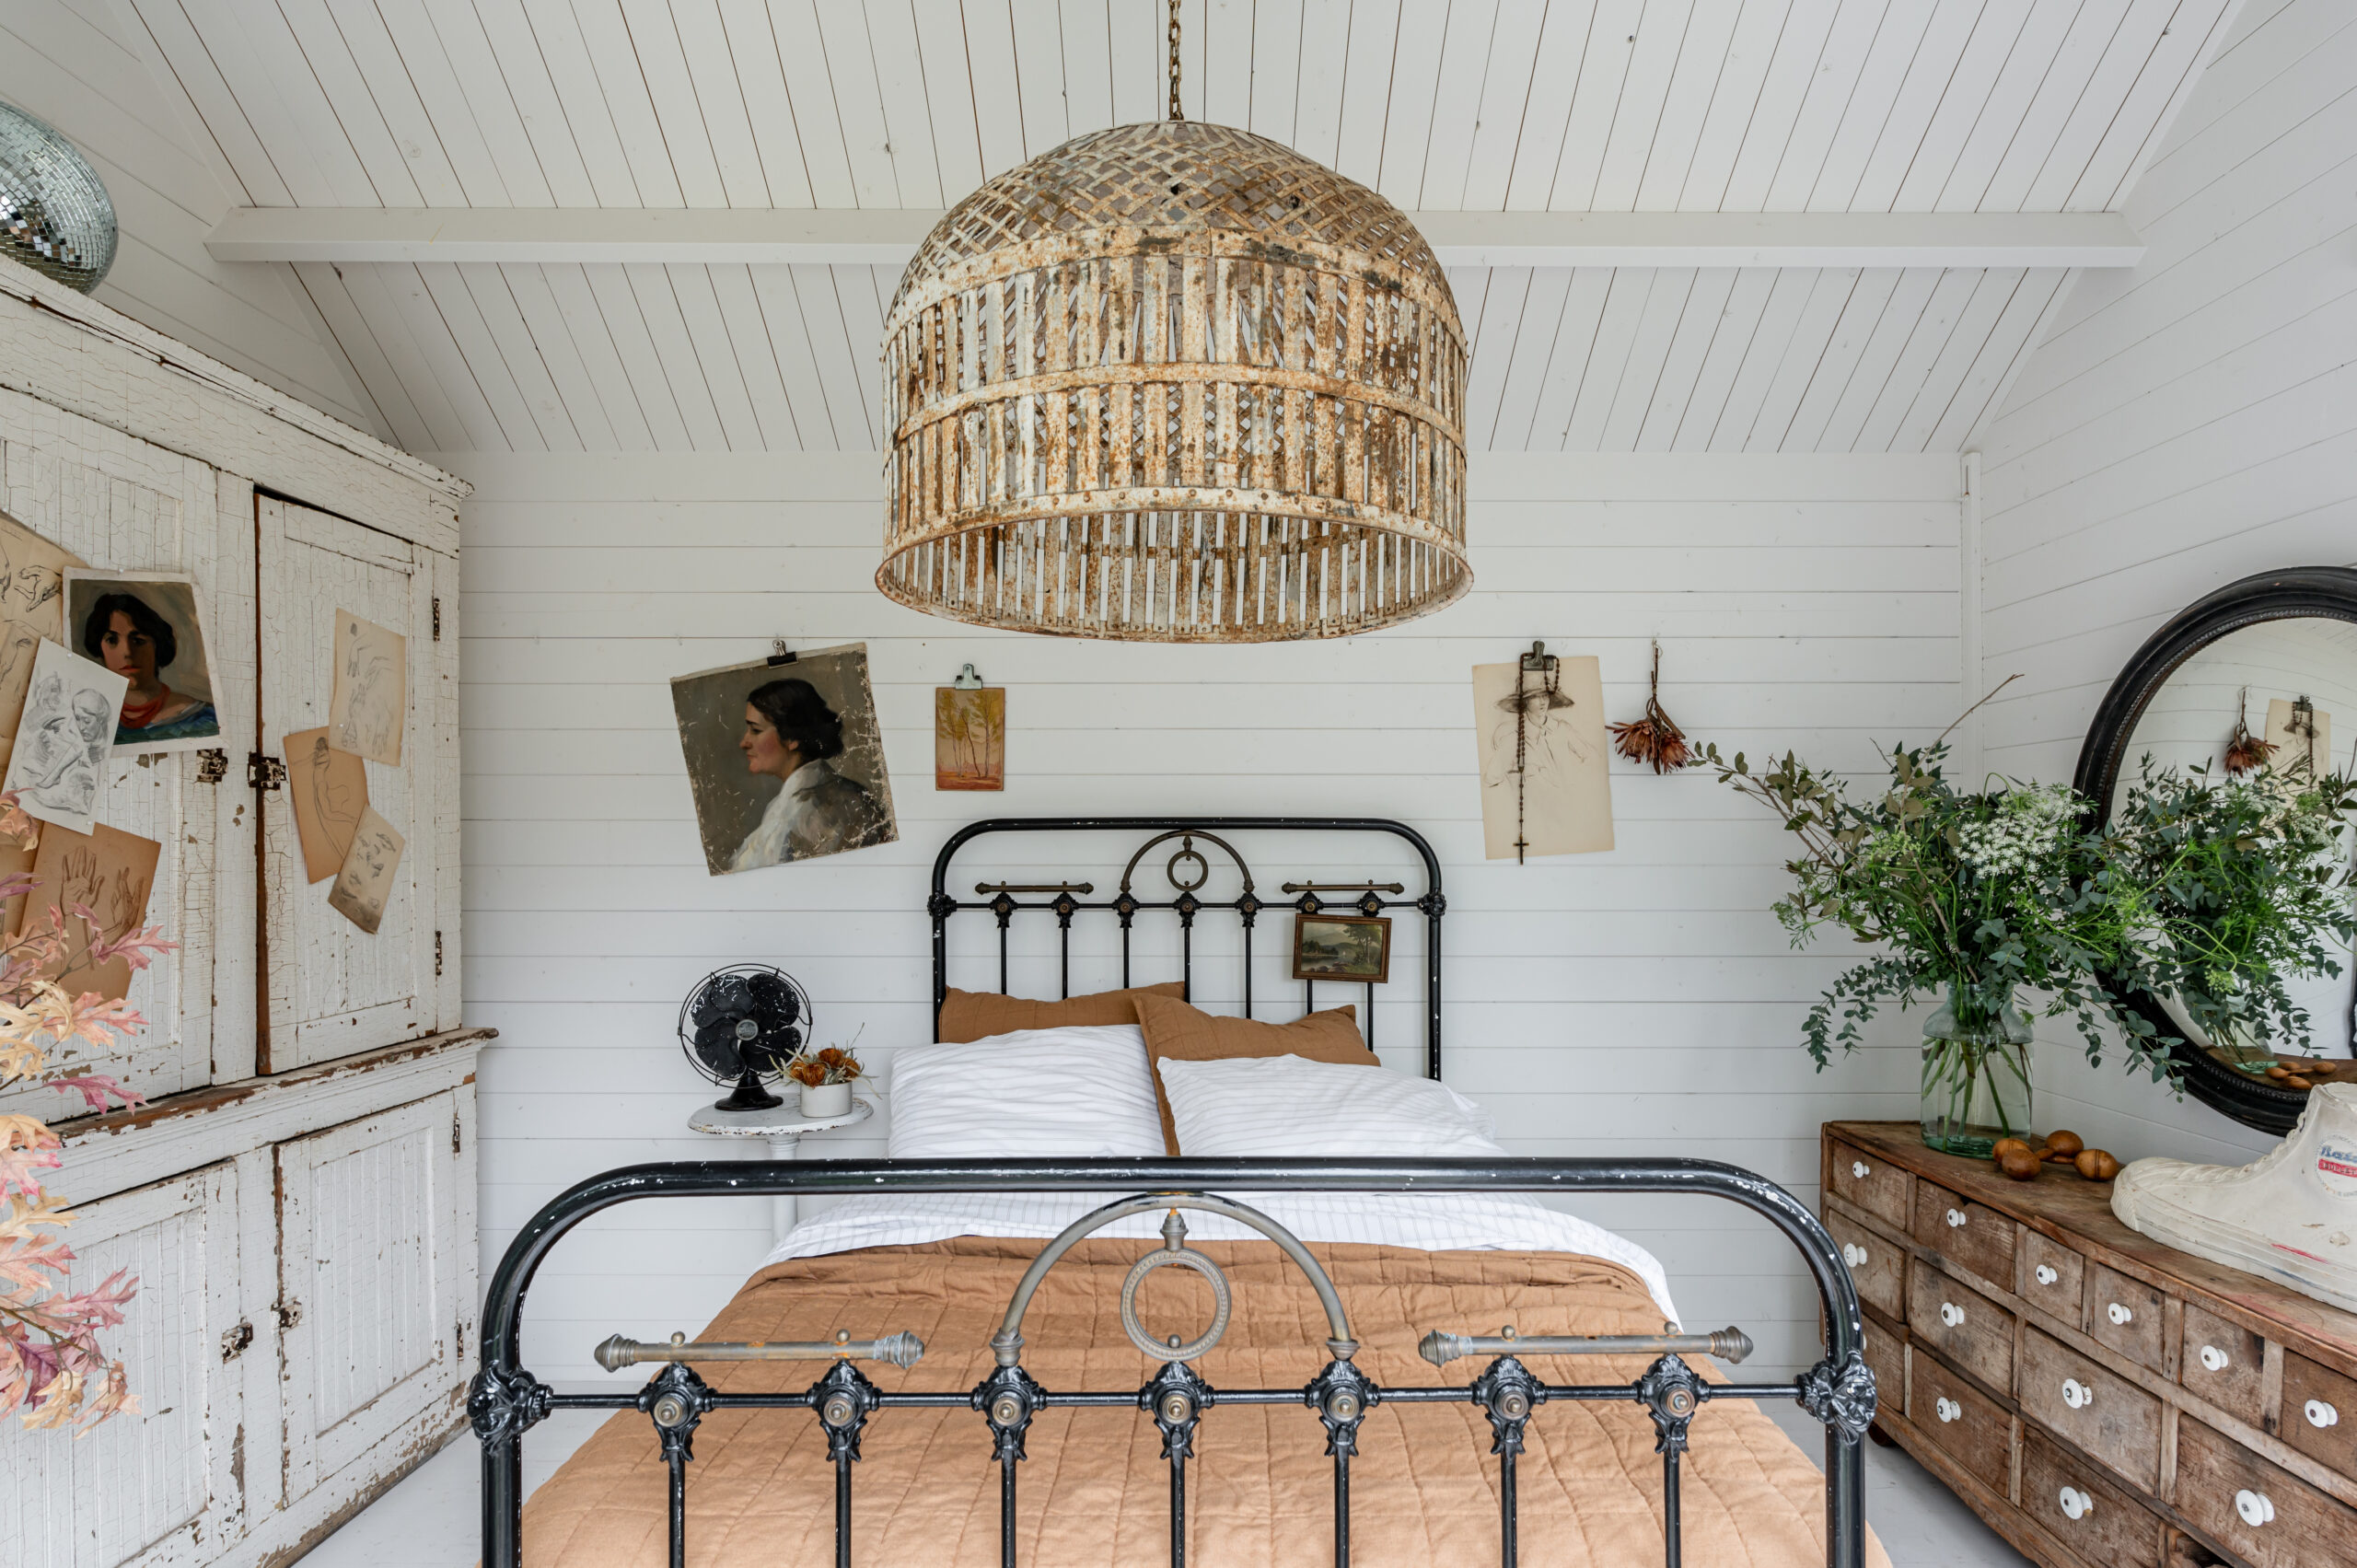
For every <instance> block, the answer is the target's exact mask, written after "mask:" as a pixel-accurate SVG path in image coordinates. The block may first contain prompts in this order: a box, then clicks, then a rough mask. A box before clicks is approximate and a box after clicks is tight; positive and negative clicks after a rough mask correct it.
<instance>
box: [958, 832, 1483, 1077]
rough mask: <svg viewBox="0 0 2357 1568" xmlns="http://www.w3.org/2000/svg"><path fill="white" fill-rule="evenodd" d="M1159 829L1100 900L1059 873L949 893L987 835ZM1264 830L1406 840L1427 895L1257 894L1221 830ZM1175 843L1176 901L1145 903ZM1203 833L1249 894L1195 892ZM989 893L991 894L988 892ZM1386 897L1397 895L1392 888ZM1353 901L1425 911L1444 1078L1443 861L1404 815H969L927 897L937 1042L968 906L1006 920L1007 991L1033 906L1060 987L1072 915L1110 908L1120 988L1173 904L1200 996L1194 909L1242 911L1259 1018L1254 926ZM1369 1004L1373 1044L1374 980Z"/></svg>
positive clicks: (1298, 886)
mask: <svg viewBox="0 0 2357 1568" xmlns="http://www.w3.org/2000/svg"><path fill="white" fill-rule="evenodd" d="M1084 831H1109V832H1132V831H1134V832H1150V833H1153V834H1154V835H1155V836H1154V837H1152V838H1150V839H1148V840H1146V841H1145V842H1144V843H1143V844H1140V845H1139V846H1138V849H1137V852H1136V853H1135V854H1132V855H1131V856H1130V861H1129V864H1128V865H1126V866H1124V867H1122V869H1121V879H1120V883H1119V884H1118V886H1117V888H1116V890H1115V891H1114V893H1113V896H1112V897H1110V898H1106V899H1097V900H1093V901H1092V900H1090V899H1089V898H1088V897H1087V895H1089V894H1091V893H1093V892H1095V891H1096V890H1097V889H1096V886H1095V884H1094V883H1093V882H1071V881H1059V882H1050V883H1038V882H1033V883H1008V882H1000V883H997V884H995V885H993V884H989V883H978V884H976V886H975V889H974V891H975V893H976V895H977V897H975V898H973V899H960V898H958V897H957V896H956V895H955V894H953V893H951V892H950V891H949V863H950V861H951V860H953V859H955V858H956V857H957V854H958V851H959V850H961V849H963V848H965V847H966V846H967V845H968V844H970V843H971V842H974V841H975V840H976V839H979V838H981V837H982V836H984V835H985V834H989V833H1048V832H1084ZM1257 831H1279V832H1303V833H1379V834H1387V835H1389V836H1390V837H1393V838H1396V839H1399V840H1402V841H1404V842H1406V843H1407V844H1408V846H1409V847H1410V848H1411V849H1413V850H1414V851H1415V852H1416V855H1417V858H1418V859H1420V860H1421V861H1422V862H1423V868H1424V887H1423V890H1422V892H1421V893H1418V894H1416V895H1415V896H1413V897H1412V898H1411V897H1408V896H1406V894H1407V893H1408V889H1406V888H1405V887H1404V886H1403V885H1401V884H1400V883H1399V882H1376V881H1372V880H1370V881H1365V882H1347V883H1329V882H1287V883H1285V884H1284V885H1283V889H1282V890H1283V892H1284V893H1287V894H1291V895H1294V896H1293V897H1292V898H1291V899H1290V900H1286V901H1284V902H1273V901H1271V900H1266V899H1263V898H1261V897H1260V891H1259V889H1258V886H1257V884H1256V883H1255V881H1254V879H1253V876H1252V868H1251V867H1250V866H1249V865H1247V864H1246V863H1245V859H1244V856H1243V854H1242V853H1241V852H1239V851H1238V850H1237V847H1236V846H1235V845H1234V844H1232V843H1230V842H1227V840H1226V839H1225V838H1224V837H1222V836H1221V835H1223V834H1225V833H1243V832H1257ZM1174 839H1175V840H1178V841H1179V848H1178V849H1177V850H1176V851H1174V852H1172V854H1171V856H1170V858H1169V860H1168V861H1167V863H1166V864H1165V865H1164V866H1163V868H1162V869H1163V877H1164V879H1165V880H1167V882H1168V883H1169V884H1170V891H1171V896H1170V897H1169V898H1167V899H1142V898H1140V897H1138V896H1137V890H1136V887H1135V882H1136V877H1137V870H1138V866H1139V864H1140V863H1141V862H1143V861H1144V859H1145V856H1146V854H1147V852H1148V851H1150V850H1153V849H1155V848H1156V847H1157V846H1159V845H1161V844H1165V843H1168V842H1171V841H1172V840H1174ZM1198 839H1201V840H1202V841H1203V842H1206V843H1210V844H1213V845H1215V846H1217V847H1218V848H1219V849H1220V850H1221V851H1223V852H1225V854H1226V855H1227V857H1228V859H1229V861H1230V862H1231V863H1232V864H1233V865H1235V867H1236V871H1237V877H1238V878H1239V880H1240V881H1241V883H1242V885H1243V886H1242V890H1241V891H1240V892H1239V893H1237V896H1236V897H1235V898H1233V899H1225V900H1217V899H1201V898H1197V897H1196V896H1195V895H1196V889H1200V888H1202V887H1203V886H1204V884H1205V883H1206V882H1207V881H1209V879H1210V877H1211V865H1210V862H1209V860H1208V859H1207V858H1206V857H1205V856H1204V855H1203V854H1202V852H1201V851H1200V850H1198V849H1196V848H1195V847H1194V845H1195V841H1196V840H1198ZM1189 859H1192V861H1193V862H1194V873H1195V874H1194V876H1193V877H1192V879H1191V880H1187V881H1182V880H1180V877H1179V863H1180V862H1181V861H1185V860H1189ZM985 894H987V895H988V896H987V897H982V896H981V895H985ZM1021 894H1034V895H1039V894H1052V895H1054V896H1053V897H1051V898H1035V899H1034V900H1030V901H1026V900H1024V899H1023V898H1021V897H1018V895H1021ZM1320 894H1342V895H1346V896H1344V897H1341V898H1320V897H1319V895H1320ZM1386 894H1388V895H1390V896H1389V897H1386V896H1385V895H1386ZM1333 908H1348V909H1352V910H1355V911H1357V912H1359V913H1360V914H1363V915H1370V916H1372V915H1379V914H1381V913H1382V912H1384V911H1386V910H1396V909H1412V910H1415V911H1417V912H1420V913H1422V915H1423V917H1424V1076H1425V1077H1427V1078H1437V1077H1439V1076H1440V1042H1441V1006H1440V955H1441V940H1440V923H1441V917H1442V916H1443V915H1445V914H1446V912H1448V900H1447V899H1446V897H1445V896H1444V895H1443V894H1442V892H1441V888H1440V859H1439V857H1438V856H1437V855H1435V854H1433V846H1432V845H1431V844H1429V843H1426V842H1424V836H1423V835H1422V833H1419V832H1418V831H1416V830H1415V829H1413V828H1411V827H1410V826H1408V824H1407V823H1405V822H1395V821H1393V820H1391V819H1389V818H1387V817H993V818H989V819H985V820H982V821H980V822H970V823H968V824H967V825H966V826H964V827H962V828H960V829H958V830H957V831H956V832H954V833H952V834H951V835H949V842H946V843H945V844H943V845H942V846H941V853H940V854H937V855H935V856H934V860H933V891H932V894H931V896H930V897H929V898H927V899H926V900H925V911H926V912H927V913H928V914H929V915H931V916H932V918H933V1018H934V1032H935V1038H936V1039H937V1038H939V1034H940V1026H941V1005H942V1003H943V1002H944V1001H946V999H947V997H948V994H949V919H950V916H952V915H954V914H956V913H958V912H959V911H961V910H987V911H989V912H991V913H992V914H993V915H994V916H995V917H996V918H997V921H998V988H999V990H1001V991H1004V990H1006V989H1007V947H1008V939H1009V932H1010V928H1011V927H1012V926H1013V924H1014V922H1015V917H1016V915H1018V914H1021V913H1024V912H1041V913H1047V914H1052V915H1054V916H1055V917H1056V925H1057V933H1056V945H1057V959H1058V962H1057V970H1058V976H1059V986H1060V991H1059V994H1060V995H1062V996H1070V995H1071V994H1072V925H1073V921H1074V917H1075V916H1077V915H1079V914H1081V913H1083V912H1086V911H1090V910H1102V911H1105V912H1109V913H1111V914H1112V915H1113V916H1114V917H1115V918H1116V919H1118V920H1119V921H1120V927H1121V985H1122V987H1123V988H1124V989H1127V988H1128V987H1129V986H1130V985H1131V984H1132V974H1131V957H1132V953H1131V948H1132V941H1131V939H1132V935H1134V933H1135V924H1136V920H1137V917H1138V916H1139V915H1140V914H1142V913H1144V912H1148V911H1155V910H1167V911H1170V912H1173V913H1175V914H1176V915H1177V916H1178V917H1179V979H1180V981H1184V982H1185V983H1186V985H1187V987H1188V993H1189V994H1190V995H1192V994H1193V986H1194V965H1195V917H1196V916H1197V915H1199V914H1202V913H1203V912H1206V911H1210V910H1226V911H1230V912H1234V914H1235V915H1236V917H1237V921H1238V922H1239V923H1240V924H1241V926H1242V930H1243V950H1244V1016H1246V1017H1250V1016H1252V1009H1253V1004H1254V997H1253V988H1252V932H1253V929H1254V926H1255V923H1256V922H1257V921H1258V919H1259V917H1260V912H1262V911H1264V910H1271V909H1293V910H1296V911H1298V912H1301V913H1303V914H1316V913H1317V912H1319V911H1320V910H1324V909H1333ZM1303 986H1304V991H1303V994H1302V1001H1303V1005H1304V1010H1305V1011H1311V1010H1314V1009H1315V1007H1316V1005H1317V994H1318V982H1317V981H1304V982H1303ZM1366 1000H1367V1007H1366V1012H1365V1015H1364V1017H1363V1018H1362V1020H1361V1022H1362V1025H1363V1028H1364V1033H1365V1035H1366V1040H1367V1044H1368V1045H1370V1046H1372V1045H1373V1044H1374V1043H1375V987H1374V986H1373V985H1372V984H1370V985H1368V986H1367V987H1366Z"/></svg>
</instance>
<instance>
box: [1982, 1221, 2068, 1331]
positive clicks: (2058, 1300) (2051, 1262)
mask: <svg viewBox="0 0 2357 1568" xmlns="http://www.w3.org/2000/svg"><path fill="white" fill-rule="evenodd" d="M2086 1272H2087V1260H2085V1259H2084V1258H2082V1257H2080V1256H2079V1255H2078V1254H2077V1253H2076V1252H2073V1251H2072V1250H2071V1249H2069V1248H2067V1247H2065V1246H2063V1245H2062V1244H2061V1242H2059V1241H2057V1240H2055V1239H2054V1238H2053V1237H2049V1236H2041V1235H2039V1234H2038V1232H2037V1231H2034V1230H2024V1231H2023V1232H2022V1274H2021V1288H2020V1289H2019V1290H2017V1291H2015V1292H2014V1295H2018V1296H2020V1297H2021V1298H2022V1299H2023V1300H2024V1301H2026V1302H2027V1303H2028V1304H2029V1305H2030V1306H2032V1307H2036V1308H2037V1309H2038V1311H2040V1312H2043V1313H2045V1314H2046V1316H2048V1317H2049V1318H2053V1319H2054V1320H2055V1321H2056V1322H2058V1323H2076V1322H2077V1321H2078V1320H2079V1308H2080V1304H2081V1302H2082V1301H2084V1299H2085V1296H2084V1291H2085V1288H2086ZM1999 1283H2002V1282H1999Z"/></svg>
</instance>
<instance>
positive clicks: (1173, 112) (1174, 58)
mask: <svg viewBox="0 0 2357 1568" xmlns="http://www.w3.org/2000/svg"><path fill="white" fill-rule="evenodd" d="M1170 118H1171V119H1172V120H1174V121H1179V120H1184V119H1186V118H1187V111H1186V110H1183V109H1181V108H1179V0H1170Z"/></svg>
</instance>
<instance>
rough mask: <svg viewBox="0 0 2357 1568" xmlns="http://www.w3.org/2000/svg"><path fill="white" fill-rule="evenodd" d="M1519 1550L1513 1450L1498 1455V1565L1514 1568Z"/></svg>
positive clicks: (1504, 1567) (1501, 1567) (1502, 1567)
mask: <svg viewBox="0 0 2357 1568" xmlns="http://www.w3.org/2000/svg"><path fill="white" fill-rule="evenodd" d="M1519 1551H1520V1548H1519V1547H1518V1546H1517V1545H1516V1544H1515V1495H1514V1450H1513V1449H1512V1448H1507V1449H1504V1450H1503V1451H1502V1452H1500V1454H1499V1455H1498V1564H1499V1568H1515V1562H1516V1558H1517V1554H1518V1552H1519Z"/></svg>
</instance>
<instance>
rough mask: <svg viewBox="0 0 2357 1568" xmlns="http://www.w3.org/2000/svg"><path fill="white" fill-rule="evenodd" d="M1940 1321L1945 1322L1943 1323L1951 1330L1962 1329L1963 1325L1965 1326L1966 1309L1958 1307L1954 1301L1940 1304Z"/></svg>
mask: <svg viewBox="0 0 2357 1568" xmlns="http://www.w3.org/2000/svg"><path fill="white" fill-rule="evenodd" d="M1940 1321H1941V1322H1943V1323H1945V1324H1946V1325H1947V1326H1948V1327H1949V1328H1951V1329H1956V1328H1961V1327H1963V1325H1964V1308H1963V1307H1958V1306H1957V1305H1956V1303H1955V1302H1953V1301H1943V1302H1941V1303H1940Z"/></svg>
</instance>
